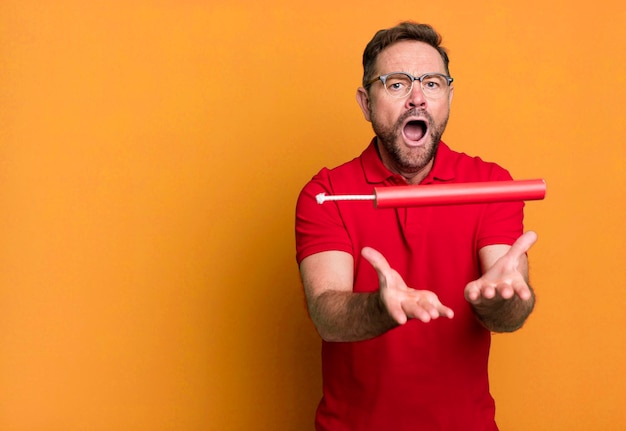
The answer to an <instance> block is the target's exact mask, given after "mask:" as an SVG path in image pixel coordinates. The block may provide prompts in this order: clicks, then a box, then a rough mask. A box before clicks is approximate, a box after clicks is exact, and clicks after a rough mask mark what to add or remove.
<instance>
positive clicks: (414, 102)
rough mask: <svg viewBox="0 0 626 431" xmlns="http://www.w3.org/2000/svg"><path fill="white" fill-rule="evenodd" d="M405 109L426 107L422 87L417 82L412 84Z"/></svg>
mask: <svg viewBox="0 0 626 431" xmlns="http://www.w3.org/2000/svg"><path fill="white" fill-rule="evenodd" d="M406 105H407V108H417V107H426V97H424V92H423V91H422V85H421V84H420V82H419V81H417V80H416V81H415V82H413V88H411V91H410V93H409V95H408V96H407V98H406Z"/></svg>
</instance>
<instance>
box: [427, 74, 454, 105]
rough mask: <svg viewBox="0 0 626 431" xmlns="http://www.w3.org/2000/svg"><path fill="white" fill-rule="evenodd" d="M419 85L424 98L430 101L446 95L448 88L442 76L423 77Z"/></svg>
mask: <svg viewBox="0 0 626 431" xmlns="http://www.w3.org/2000/svg"><path fill="white" fill-rule="evenodd" d="M421 84H422V91H423V92H424V96H426V97H430V98H432V99H437V98H439V97H441V96H443V95H444V94H446V90H447V88H448V80H447V79H446V78H445V77H444V76H443V75H424V76H423V77H422V80H421Z"/></svg>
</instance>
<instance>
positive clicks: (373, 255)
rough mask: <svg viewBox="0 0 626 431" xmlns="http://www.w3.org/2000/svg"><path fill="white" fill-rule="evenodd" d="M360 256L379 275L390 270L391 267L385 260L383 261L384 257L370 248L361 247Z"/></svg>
mask: <svg viewBox="0 0 626 431" xmlns="http://www.w3.org/2000/svg"><path fill="white" fill-rule="evenodd" d="M361 256H363V258H364V259H365V260H367V261H368V262H369V263H370V265H372V266H373V267H374V269H375V270H376V271H377V272H379V273H380V272H384V271H388V270H389V269H391V266H390V265H389V262H387V259H385V256H383V255H382V254H381V253H380V252H379V251H378V250H375V249H373V248H372V247H363V249H362V250H361Z"/></svg>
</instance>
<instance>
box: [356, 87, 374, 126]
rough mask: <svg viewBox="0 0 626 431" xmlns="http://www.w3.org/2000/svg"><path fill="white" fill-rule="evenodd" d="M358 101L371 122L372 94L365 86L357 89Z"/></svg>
mask: <svg viewBox="0 0 626 431" xmlns="http://www.w3.org/2000/svg"><path fill="white" fill-rule="evenodd" d="M356 101H357V103H358V104H359V106H360V107H361V111H363V115H364V116H365V119H366V120H367V121H370V122H371V121H372V120H371V109H370V96H369V94H367V90H366V89H365V88H363V87H359V88H358V89H357V90H356Z"/></svg>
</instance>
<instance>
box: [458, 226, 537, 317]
mask: <svg viewBox="0 0 626 431" xmlns="http://www.w3.org/2000/svg"><path fill="white" fill-rule="evenodd" d="M535 241H537V234H536V233H535V232H532V231H528V232H526V233H524V234H523V235H522V236H520V237H519V238H518V239H517V241H515V243H514V244H513V245H512V246H511V247H510V248H509V250H508V251H507V252H506V253H505V254H504V255H502V256H501V257H499V258H498V259H497V260H495V262H494V263H493V265H491V266H490V267H489V269H488V270H487V271H486V272H485V273H484V274H483V275H482V276H481V277H480V278H479V279H477V280H474V281H472V282H471V283H469V284H468V285H467V286H466V287H465V299H467V301H468V302H470V303H471V304H472V305H474V306H480V307H483V306H484V307H489V306H490V305H493V304H496V303H498V302H502V301H506V300H510V299H513V298H514V297H515V296H517V297H519V298H520V299H521V300H524V301H527V300H529V299H531V297H532V290H531V288H530V286H529V285H528V280H527V260H526V252H527V251H528V250H529V249H530V247H532V245H533V244H534V243H535Z"/></svg>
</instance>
